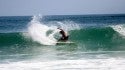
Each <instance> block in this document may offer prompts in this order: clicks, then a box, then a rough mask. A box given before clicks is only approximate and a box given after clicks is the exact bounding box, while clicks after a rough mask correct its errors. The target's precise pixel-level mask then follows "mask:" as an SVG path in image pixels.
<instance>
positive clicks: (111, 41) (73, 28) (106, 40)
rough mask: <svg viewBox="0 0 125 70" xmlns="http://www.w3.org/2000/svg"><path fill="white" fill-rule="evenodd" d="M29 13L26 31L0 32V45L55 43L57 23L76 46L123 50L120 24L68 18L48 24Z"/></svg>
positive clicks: (122, 31) (122, 30) (124, 38)
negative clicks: (85, 21) (30, 16)
mask: <svg viewBox="0 0 125 70" xmlns="http://www.w3.org/2000/svg"><path fill="white" fill-rule="evenodd" d="M40 19H41V17H38V16H33V19H32V20H31V21H30V22H29V23H28V25H27V31H26V32H13V33H0V46H1V47H3V46H14V45H18V46H33V45H56V42H57V40H58V39H59V37H60V35H59V30H58V29H57V28H58V27H60V28H62V29H64V30H65V31H66V32H67V33H68V34H69V41H73V42H75V44H76V46H77V47H80V48H83V47H84V48H86V49H87V48H88V49H100V48H102V49H106V50H107V49H108V50H125V48H124V45H125V32H124V31H125V27H124V25H121V24H120V25H108V26H107V25H105V26H103V25H102V26H101V25H100V26H98V25H96V24H93V25H92V24H91V25H90V24H86V25H85V24H84V25H82V24H77V23H74V22H72V21H64V22H59V21H56V22H55V21H53V22H50V23H48V24H45V23H43V22H42V21H40Z"/></svg>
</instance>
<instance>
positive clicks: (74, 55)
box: [0, 14, 125, 70]
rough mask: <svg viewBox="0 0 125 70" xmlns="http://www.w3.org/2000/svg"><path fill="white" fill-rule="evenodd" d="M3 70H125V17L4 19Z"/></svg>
mask: <svg viewBox="0 0 125 70" xmlns="http://www.w3.org/2000/svg"><path fill="white" fill-rule="evenodd" d="M57 28H62V29H64V30H65V31H66V32H67V33H68V35H69V41H70V42H74V43H66V44H56V43H57V41H58V39H59V38H60V36H61V35H60V34H59V30H58V29H57ZM0 70H125V15H124V14H114V15H113V14H112V15H48V16H41V15H36V16H1V17H0Z"/></svg>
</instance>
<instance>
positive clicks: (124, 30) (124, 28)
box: [111, 25, 125, 36]
mask: <svg viewBox="0 0 125 70" xmlns="http://www.w3.org/2000/svg"><path fill="white" fill-rule="evenodd" d="M111 27H112V28H113V29H114V30H115V31H117V32H118V33H119V34H121V35H122V36H125V25H112V26H111Z"/></svg>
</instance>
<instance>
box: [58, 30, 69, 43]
mask: <svg viewBox="0 0 125 70" xmlns="http://www.w3.org/2000/svg"><path fill="white" fill-rule="evenodd" d="M57 29H59V30H60V31H59V33H60V34H61V35H62V37H61V38H60V39H59V40H58V41H67V40H68V38H69V36H68V35H67V33H66V32H65V31H64V30H63V29H61V28H57Z"/></svg>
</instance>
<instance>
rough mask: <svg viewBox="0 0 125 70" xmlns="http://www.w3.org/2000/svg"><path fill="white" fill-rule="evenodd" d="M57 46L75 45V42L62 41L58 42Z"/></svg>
mask: <svg viewBox="0 0 125 70" xmlns="http://www.w3.org/2000/svg"><path fill="white" fill-rule="evenodd" d="M56 44H58V45H59V44H75V42H71V41H66V42H62V41H60V42H57V43H56Z"/></svg>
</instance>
